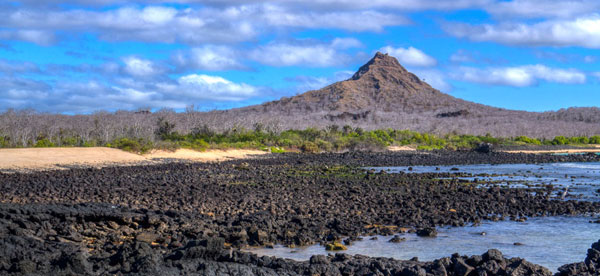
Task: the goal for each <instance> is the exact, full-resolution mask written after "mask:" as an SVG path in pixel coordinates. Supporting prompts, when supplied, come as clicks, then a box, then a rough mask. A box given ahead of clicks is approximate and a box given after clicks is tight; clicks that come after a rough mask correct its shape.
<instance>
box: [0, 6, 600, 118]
mask: <svg viewBox="0 0 600 276" xmlns="http://www.w3.org/2000/svg"><path fill="white" fill-rule="evenodd" d="M599 49H600V1H598V0H512V1H506V0H503V1H500V0H370V1H363V0H313V1H305V0H279V1H256V0H171V1H160V0H73V1H61V0H20V1H13V0H1V1H0V112H2V111H6V110H9V109H16V110H20V109H33V110H36V111H40V112H51V113H64V114H89V113H93V112H96V111H100V110H107V111H117V110H138V109H152V110H158V109H161V108H168V109H173V110H176V111H182V110H185V109H186V108H188V109H189V108H194V109H195V110H201V111H205V110H213V109H226V108H233V107H241V106H246V105H251V104H259V103H262V102H265V101H269V100H276V99H279V98H281V97H289V96H293V95H297V94H299V93H302V92H305V91H308V90H311V89H319V88H321V87H324V86H326V85H328V84H331V83H333V82H336V81H341V80H344V79H347V78H349V77H350V76H351V75H352V74H353V73H354V72H355V71H356V70H357V69H358V68H359V67H360V66H361V65H362V64H364V63H366V62H367V61H368V60H369V59H370V58H371V57H372V56H373V55H374V54H375V53H376V52H377V51H381V52H384V53H389V54H390V55H392V56H394V57H396V58H397V59H398V60H399V61H400V63H401V64H402V65H403V66H405V67H406V68H407V69H408V70H409V71H411V72H413V73H415V74H417V75H418V76H419V77H420V78H421V79H423V80H425V81H426V82H428V83H429V84H431V85H432V86H433V87H435V88H437V89H439V90H441V91H442V92H445V93H448V94H450V95H452V96H455V97H459V98H462V99H465V100H469V101H474V102H478V103H482V104H487V105H492V106H497V107H502V108H509V109H519V110H529V111H548V110H558V109H561V108H568V107H572V106H600V89H598V88H599V87H600V51H599Z"/></svg>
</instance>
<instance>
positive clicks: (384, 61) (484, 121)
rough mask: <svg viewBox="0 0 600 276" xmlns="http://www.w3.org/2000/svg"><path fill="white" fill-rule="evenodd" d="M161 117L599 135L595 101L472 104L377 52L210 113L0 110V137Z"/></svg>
mask: <svg viewBox="0 0 600 276" xmlns="http://www.w3.org/2000/svg"><path fill="white" fill-rule="evenodd" d="M481 93H486V91H481ZM514 100H515V101H518V100H519V99H514ZM163 119H164V120H166V121H168V122H171V123H173V124H175V125H176V129H175V130H176V131H178V132H179V133H189V132H190V131H192V130H193V129H194V128H197V130H198V129H200V130H202V129H204V130H206V128H204V126H206V127H208V128H210V129H212V130H231V131H234V130H235V129H237V128H239V127H244V128H248V129H252V128H256V127H262V128H267V129H271V130H275V131H277V130H284V129H290V128H293V129H304V128H308V127H316V128H324V127H327V126H331V125H337V126H344V125H350V126H352V127H361V128H363V129H368V130H371V129H381V128H394V129H410V130H415V131H420V132H429V133H436V134H448V133H457V134H473V135H485V134H487V133H489V134H492V135H493V136H504V137H514V136H520V135H527V136H533V137H538V138H542V137H544V138H553V137H554V136H558V135H564V136H582V135H585V136H591V135H596V134H600V109H599V108H597V107H578V108H568V109H561V110H559V111H553V112H542V113H538V112H526V111H517V110H508V109H501V108H496V107H491V106H486V105H482V104H477V103H473V102H469V101H465V100H461V99H458V98H455V97H452V96H450V95H448V94H445V93H442V92H440V91H438V90H436V89H434V88H432V87H431V86H430V85H429V84H427V83H426V82H425V81H423V80H422V79H420V78H419V77H418V76H416V75H414V74H412V73H410V72H409V71H407V70H406V69H405V68H404V67H402V65H401V64H400V63H399V62H398V61H397V60H396V59H395V58H393V57H391V56H389V55H387V54H382V53H377V54H375V56H374V57H373V58H372V59H371V60H369V62H367V63H366V64H365V65H363V66H361V67H360V68H359V69H358V71H357V72H356V73H355V74H354V75H353V76H352V77H351V78H349V79H347V80H344V81H340V82H336V83H333V84H331V85H329V86H326V87H324V88H322V89H318V90H313V91H308V92H306V93H303V94H300V95H297V96H294V97H290V98H285V97H284V98H281V99H280V100H277V101H271V102H267V103H264V104H260V105H254V106H248V107H243V108H237V109H230V110H217V111H210V112H183V113H175V112H172V111H171V112H169V111H161V112H155V113H151V112H127V111H119V112H116V113H108V112H104V113H102V112H101V113H94V114H90V115H75V116H69V115H62V114H47V113H32V112H28V111H21V112H5V113H0V137H2V135H3V134H4V135H7V137H10V139H12V140H14V141H22V143H23V144H26V142H27V141H28V140H31V139H35V138H36V137H43V136H44V135H54V134H56V133H70V135H74V136H77V135H80V136H81V137H90V136H93V137H99V138H98V139H100V140H104V141H110V140H111V139H114V138H118V137H153V135H154V131H155V128H156V124H157V121H159V120H163ZM199 127H200V128H199ZM61 135H62V134H61Z"/></svg>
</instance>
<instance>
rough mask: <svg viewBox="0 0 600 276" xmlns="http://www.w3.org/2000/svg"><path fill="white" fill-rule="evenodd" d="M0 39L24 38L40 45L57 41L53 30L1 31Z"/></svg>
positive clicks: (23, 39)
mask: <svg viewBox="0 0 600 276" xmlns="http://www.w3.org/2000/svg"><path fill="white" fill-rule="evenodd" d="M0 39H2V40H22V41H27V42H33V43H36V44H39V45H50V44H52V43H54V42H55V40H56V38H55V36H54V34H53V33H52V32H48V31H43V30H30V29H22V30H12V31H7V30H4V31H0Z"/></svg>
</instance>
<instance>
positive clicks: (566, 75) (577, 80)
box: [451, 64, 586, 87]
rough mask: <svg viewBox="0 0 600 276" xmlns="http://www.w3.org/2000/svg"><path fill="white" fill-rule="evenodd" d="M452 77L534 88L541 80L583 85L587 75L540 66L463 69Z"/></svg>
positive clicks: (484, 82) (575, 71)
mask: <svg viewBox="0 0 600 276" xmlns="http://www.w3.org/2000/svg"><path fill="white" fill-rule="evenodd" d="M451 76H452V77H453V78H455V79H458V80H462V81H468V82H474V83H483V84H490V85H506V86H516V87H525V86H532V85H535V84H537V83H538V82H539V81H540V80H544V81H547V82H554V83H563V84H581V83H584V82H585V80H586V76H585V74H584V73H582V72H580V71H578V70H575V69H557V68H550V67H547V66H544V65H539V64H538V65H525V66H517V67H499V68H486V69H480V68H473V67H461V68H459V69H458V70H456V71H455V72H453V73H451Z"/></svg>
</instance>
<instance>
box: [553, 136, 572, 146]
mask: <svg viewBox="0 0 600 276" xmlns="http://www.w3.org/2000/svg"><path fill="white" fill-rule="evenodd" d="M567 144H569V139H567V138H566V137H564V136H556V137H554V139H552V145H567Z"/></svg>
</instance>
